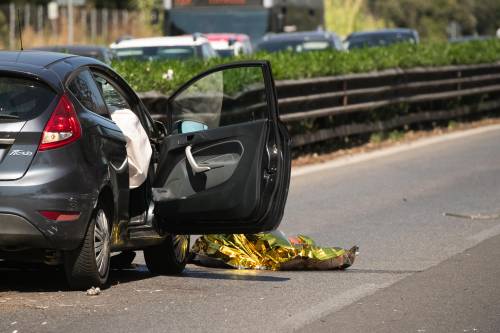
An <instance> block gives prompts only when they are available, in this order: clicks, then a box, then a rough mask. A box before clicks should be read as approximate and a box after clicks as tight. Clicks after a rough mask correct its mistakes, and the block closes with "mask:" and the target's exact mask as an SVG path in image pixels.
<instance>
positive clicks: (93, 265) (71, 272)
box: [64, 204, 111, 290]
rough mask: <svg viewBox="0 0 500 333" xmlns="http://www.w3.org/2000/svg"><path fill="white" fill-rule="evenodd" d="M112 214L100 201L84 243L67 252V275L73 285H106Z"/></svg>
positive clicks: (86, 286) (82, 287) (74, 286)
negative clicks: (110, 217)
mask: <svg viewBox="0 0 500 333" xmlns="http://www.w3.org/2000/svg"><path fill="white" fill-rule="evenodd" d="M109 216H110V214H108V213H107V212H106V210H105V209H104V208H103V207H102V206H101V205H100V204H99V205H98V206H97V208H96V209H95V210H94V212H93V214H92V218H91V220H90V223H89V226H88V228H87V232H86V234H85V239H84V240H83V244H82V245H81V246H80V247H79V248H77V249H75V250H73V251H68V252H66V253H65V256H64V261H65V263H64V268H65V271H66V279H67V281H68V284H69V286H70V287H71V288H72V289H78V290H84V289H88V288H91V287H103V286H105V285H106V282H107V281H108V276H109V269H110V258H111V247H110V245H111V237H110V235H111V232H110V223H109V221H110V219H109Z"/></svg>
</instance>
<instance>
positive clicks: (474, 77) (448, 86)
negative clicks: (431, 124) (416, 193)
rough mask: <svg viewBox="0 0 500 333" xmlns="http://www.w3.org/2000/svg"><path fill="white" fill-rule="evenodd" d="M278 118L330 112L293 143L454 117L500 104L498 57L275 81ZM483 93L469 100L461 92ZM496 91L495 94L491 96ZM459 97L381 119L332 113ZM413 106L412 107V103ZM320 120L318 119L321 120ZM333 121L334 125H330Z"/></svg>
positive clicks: (315, 117) (304, 118) (364, 111)
mask: <svg viewBox="0 0 500 333" xmlns="http://www.w3.org/2000/svg"><path fill="white" fill-rule="evenodd" d="M277 90H278V96H279V97H280V98H279V104H280V112H281V119H282V121H284V122H285V123H288V124H290V125H293V123H296V122H300V121H307V122H311V121H315V120H320V119H319V118H328V119H329V121H328V122H326V127H325V125H323V127H321V125H319V128H318V126H315V128H314V129H313V130H310V132H308V133H302V134H294V133H292V136H293V145H294V146H303V145H306V144H310V143H315V142H319V141H325V140H329V139H333V138H336V137H342V136H349V135H356V134H363V133H371V132H377V131H386V130H390V129H394V128H398V127H402V126H405V125H411V124H415V123H421V122H427V121H436V120H443V119H452V118H454V117H459V116H465V115H469V114H472V113H475V112H484V111H488V110H494V109H499V108H500V63H493V64H484V65H469V66H446V67H435V68H414V69H410V70H400V69H391V70H385V71H380V72H373V73H362V74H352V75H343V76H336V77H325V78H317V79H306V80H297V81H280V82H277ZM470 96H480V97H481V96H482V97H483V100H481V101H480V102H479V101H474V102H472V103H470V104H468V103H467V102H465V101H464V98H467V97H470ZM495 97H496V98H497V99H495ZM457 99H460V100H462V102H461V103H458V104H460V106H459V107H456V108H453V109H451V110H448V109H439V108H428V106H426V107H427V108H428V109H425V107H424V108H422V107H420V108H418V110H413V111H411V112H410V113H409V114H403V115H398V116H395V117H392V118H390V119H385V120H384V121H371V122H370V121H363V122H359V123H350V124H340V125H338V126H335V117H338V116H341V115H345V114H360V115H363V114H369V113H370V112H373V111H374V110H377V111H379V112H382V113H383V111H384V108H388V107H391V106H395V105H402V104H404V105H408V106H417V105H422V104H425V103H427V104H429V102H431V103H432V102H438V101H446V100H451V101H452V100H457ZM414 108H415V109H417V108H416V107H414ZM319 123H321V120H320V121H319ZM332 123H333V125H332Z"/></svg>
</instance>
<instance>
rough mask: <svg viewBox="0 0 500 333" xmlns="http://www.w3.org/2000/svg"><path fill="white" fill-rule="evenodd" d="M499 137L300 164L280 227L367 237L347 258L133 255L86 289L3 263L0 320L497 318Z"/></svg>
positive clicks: (342, 323) (354, 239)
mask: <svg viewBox="0 0 500 333" xmlns="http://www.w3.org/2000/svg"><path fill="white" fill-rule="evenodd" d="M499 142H500V127H498V126H497V127H492V128H490V129H489V130H488V131H482V132H477V131H476V133H475V134H474V135H467V136H463V137H454V138H452V139H449V140H441V139H440V140H434V141H426V143H425V144H421V145H420V146H419V147H416V148H415V147H413V148H411V149H406V147H403V148H396V150H394V149H393V150H391V151H388V152H387V151H386V152H382V153H377V154H376V155H374V156H371V157H366V158H365V157H363V158H359V159H357V160H356V161H349V160H343V161H340V162H335V163H331V164H328V165H326V166H321V167H308V168H306V169H300V170H295V173H296V175H295V176H294V177H293V179H292V185H291V190H290V197H289V201H288V205H287V211H286V215H285V218H284V221H283V223H282V226H281V228H280V229H281V230H282V231H284V232H285V233H287V234H290V235H291V234H296V233H304V234H308V235H310V236H312V237H313V238H315V239H316V240H317V241H318V242H319V243H321V244H323V245H332V246H343V247H350V246H352V245H359V246H360V256H359V258H358V260H357V261H356V263H355V265H354V266H353V267H352V268H351V269H349V270H347V271H345V272H338V271H330V272H268V271H235V270H221V269H208V268H200V267H196V266H191V265H190V266H188V268H187V270H186V272H185V273H184V275H183V276H180V277H151V276H150V275H149V273H148V272H147V269H146V268H145V267H144V265H143V261H142V260H141V258H140V256H139V257H138V259H137V260H136V263H137V268H136V269H133V270H127V271H114V272H112V275H111V280H112V286H111V287H110V288H109V289H107V290H104V291H103V293H102V294H101V295H99V296H96V297H89V296H86V295H85V293H83V292H73V291H61V285H62V277H61V274H60V273H59V272H57V271H54V270H47V269H45V270H44V269H25V270H19V269H14V270H10V269H7V268H2V269H0V274H1V275H0V276H1V280H0V281H1V282H0V332H15V331H17V333H21V332H59V331H66V332H90V331H95V332H101V331H106V332H226V331H227V332H229V331H238V332H240V331H241V332H245V331H249V332H257V331H265V332H275V331H290V330H293V329H299V330H307V331H312V332H316V331H325V332H331V331H335V332H337V331H338V332H378V331H384V332H385V331H394V332H406V331H408V332H498V331H500V306H499V304H500V278H498V276H499V273H500V267H499V266H500V259H499V258H498V256H496V255H495V254H497V253H499V250H500V244H499V243H500V237H497V236H498V235H500V219H499V218H498V216H497V214H498V213H500V145H499ZM377 156H378V157H377ZM444 213H448V214H451V215H460V216H462V217H456V216H446V215H445V214H444ZM468 215H469V216H472V217H473V218H466V216H468ZM497 280H498V282H497Z"/></svg>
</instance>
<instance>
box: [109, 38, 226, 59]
mask: <svg viewBox="0 0 500 333" xmlns="http://www.w3.org/2000/svg"><path fill="white" fill-rule="evenodd" d="M110 47H111V49H112V50H113V51H114V53H115V55H116V57H117V58H118V59H119V60H124V59H135V60H145V61H153V60H170V59H177V60H182V59H190V58H200V59H209V58H213V57H217V52H215V50H214V49H213V48H212V46H210V43H209V41H208V39H207V38H206V37H204V36H203V35H200V34H194V35H184V36H175V37H151V38H135V39H125V40H122V41H120V42H117V43H113V44H111V46H110Z"/></svg>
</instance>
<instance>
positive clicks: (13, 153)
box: [9, 149, 33, 156]
mask: <svg viewBox="0 0 500 333" xmlns="http://www.w3.org/2000/svg"><path fill="white" fill-rule="evenodd" d="M32 155H33V152H32V151H29V150H21V149H14V150H13V151H11V152H10V154H9V156H32Z"/></svg>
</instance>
